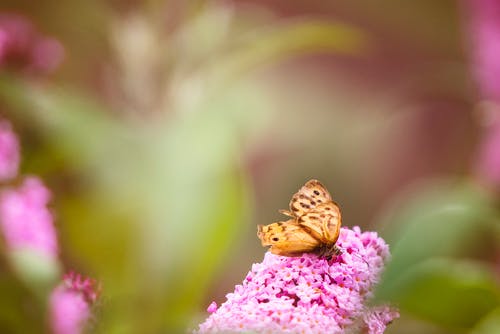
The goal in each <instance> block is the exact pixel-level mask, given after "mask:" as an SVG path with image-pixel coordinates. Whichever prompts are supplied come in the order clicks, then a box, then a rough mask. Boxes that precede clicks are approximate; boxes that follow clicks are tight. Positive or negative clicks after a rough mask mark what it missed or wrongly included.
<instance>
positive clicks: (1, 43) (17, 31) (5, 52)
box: [0, 13, 64, 73]
mask: <svg viewBox="0 0 500 334" xmlns="http://www.w3.org/2000/svg"><path fill="white" fill-rule="evenodd" d="M63 58H64V48H63V46H62V45H61V43H59V41H57V40H56V39H54V38H51V37H45V36H43V35H41V34H40V33H39V32H38V31H36V29H35V28H34V26H33V24H31V22H29V21H28V20H26V19H25V18H23V17H21V16H19V15H15V14H5V13H3V14H1V13H0V68H1V67H12V68H19V69H22V70H25V71H28V72H36V73H48V72H51V71H53V70H54V69H55V68H57V66H58V65H59V64H60V63H61V61H62V59H63Z"/></svg>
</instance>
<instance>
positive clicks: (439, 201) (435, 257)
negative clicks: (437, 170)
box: [377, 180, 500, 328]
mask: <svg viewBox="0 0 500 334" xmlns="http://www.w3.org/2000/svg"><path fill="white" fill-rule="evenodd" d="M394 207H395V208H396V209H394V210H392V212H391V213H390V214H387V215H386V216H385V217H384V218H383V219H382V222H383V223H385V224H388V226H391V227H393V228H394V231H393V233H392V234H391V235H390V236H389V237H388V241H389V244H390V245H391V251H392V260H391V262H390V263H389V264H388V266H387V268H386V272H385V273H384V276H383V280H382V282H381V284H380V286H379V287H378V291H377V297H378V298H380V299H383V300H389V301H392V302H393V303H395V304H398V305H400V306H401V308H402V309H403V310H404V311H406V312H410V313H412V314H414V315H416V316H418V317H422V318H424V319H426V320H429V321H433V322H435V323H437V324H440V325H442V326H448V327H454V328H471V327H472V326H473V325H474V324H475V323H476V322H477V321H478V320H479V319H480V318H481V317H483V316H484V315H485V314H486V313H487V312H489V311H491V309H492V308H493V307H495V305H496V304H497V303H498V302H500V300H499V293H500V292H499V287H498V285H497V284H496V283H495V281H494V279H493V275H492V273H491V272H490V271H489V270H488V269H487V267H486V266H485V265H479V264H477V263H474V262H464V260H452V259H451V258H452V257H453V258H458V257H461V256H471V254H474V253H475V251H476V250H477V249H480V248H481V247H488V242H486V240H485V239H484V237H485V236H491V237H492V240H490V242H491V246H493V243H494V233H496V232H497V229H496V228H495V225H496V221H495V219H496V217H497V216H496V214H497V212H496V211H495V209H494V205H493V202H492V200H491V199H490V198H489V197H488V195H487V194H486V193H483V192H482V191H481V189H479V188H477V187H475V186H474V184H472V183H467V182H453V181H443V180H440V181H436V180H434V181H433V182H429V183H426V184H425V185H424V186H423V187H421V188H419V189H413V190H411V191H409V192H408V193H407V195H406V196H402V197H401V198H400V199H399V201H398V202H397V203H395V204H394ZM486 251H487V250H486ZM490 252H491V250H490ZM445 257H450V259H448V260H445V259H444V258H445Z"/></svg>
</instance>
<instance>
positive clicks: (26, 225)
mask: <svg viewBox="0 0 500 334" xmlns="http://www.w3.org/2000/svg"><path fill="white" fill-rule="evenodd" d="M50 197H51V194H50V191H49V190H48V189H47V188H46V187H45V186H44V185H43V183H42V181H40V180H39V179H38V178H36V177H28V178H26V179H25V180H24V182H23V183H22V184H21V186H20V187H19V188H17V189H14V188H8V189H5V190H3V191H2V193H1V194H0V227H1V230H2V232H3V236H4V238H5V243H6V245H7V249H8V250H24V249H29V250H33V251H35V252H37V253H39V254H42V255H45V256H48V257H50V258H53V259H55V258H56V257H57V253H58V244H57V236H56V231H55V228H54V225H53V217H52V214H51V213H50V211H49V210H48V208H47V204H48V202H49V200H50Z"/></svg>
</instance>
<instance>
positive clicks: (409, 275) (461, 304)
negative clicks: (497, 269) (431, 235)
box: [394, 259, 500, 328]
mask: <svg viewBox="0 0 500 334" xmlns="http://www.w3.org/2000/svg"><path fill="white" fill-rule="evenodd" d="M394 288H395V289H396V290H397V291H399V293H398V295H397V296H396V297H395V301H396V302H397V304H398V305H399V306H400V307H401V309H402V310H404V311H406V312H410V313H412V314H414V315H416V316H418V317H420V318H423V319H425V320H427V321H432V322H434V323H437V324H440V325H442V326H446V327H452V328H471V327H472V326H474V324H475V323H476V322H477V321H479V319H481V318H482V317H483V316H484V315H485V314H487V313H489V312H490V311H491V310H492V309H493V308H495V307H496V306H497V305H499V303H500V290H499V289H498V286H497V284H496V281H495V277H494V273H493V272H492V271H491V270H489V268H488V267H487V266H486V265H484V264H480V263H477V262H466V261H460V260H446V259H430V260H427V261H423V262H421V263H419V264H418V265H415V266H412V267H411V268H410V269H409V270H407V271H406V272H404V273H402V274H401V277H400V280H399V281H398V284H397V286H395V287H394Z"/></svg>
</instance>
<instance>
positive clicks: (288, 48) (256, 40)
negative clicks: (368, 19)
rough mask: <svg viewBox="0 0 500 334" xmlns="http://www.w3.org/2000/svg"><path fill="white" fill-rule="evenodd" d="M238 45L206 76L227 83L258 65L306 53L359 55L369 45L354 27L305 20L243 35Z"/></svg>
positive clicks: (219, 59)
mask: <svg viewBox="0 0 500 334" xmlns="http://www.w3.org/2000/svg"><path fill="white" fill-rule="evenodd" d="M238 44H240V45H241V46H240V47H238V48H235V49H234V50H232V51H230V52H227V54H224V55H221V56H220V57H219V58H217V59H216V60H217V61H215V62H214V63H213V65H212V66H211V67H208V66H207V68H208V69H209V71H210V72H209V73H210V74H208V75H207V76H208V77H215V78H219V80H221V82H226V83H227V82H228V81H229V82H230V81H231V80H233V79H234V78H235V77H238V76H240V75H242V74H244V73H247V72H248V71H249V70H252V69H254V68H255V67H257V66H261V65H264V64H269V63H272V62H276V61H277V60H282V59H284V58H287V57H291V56H297V55H301V54H306V53H313V52H331V53H335V54H343V55H350V56H352V55H360V54H362V53H363V52H365V51H366V50H367V49H368V44H369V43H368V39H367V37H366V35H365V34H364V33H363V32H362V31H361V30H358V29H356V28H355V27H353V26H349V25H346V24H342V23H330V22H321V21H307V20H306V21H302V22H300V21H299V22H292V23H289V22H287V23H283V24H280V25H273V26H272V27H267V28H262V29H258V30H255V31H252V32H251V33H248V34H246V35H243V36H242V37H241V38H240V40H239V43H238ZM223 86H224V85H223Z"/></svg>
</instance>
